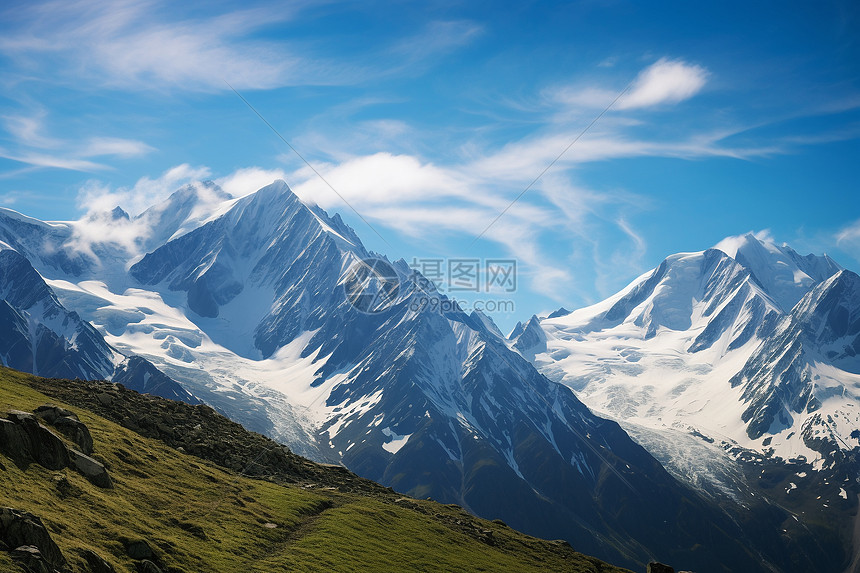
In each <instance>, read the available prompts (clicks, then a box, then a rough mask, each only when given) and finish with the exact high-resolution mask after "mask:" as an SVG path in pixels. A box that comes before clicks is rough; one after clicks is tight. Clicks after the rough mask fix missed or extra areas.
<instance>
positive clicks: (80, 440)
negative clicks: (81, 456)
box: [54, 416, 93, 454]
mask: <svg viewBox="0 0 860 573" xmlns="http://www.w3.org/2000/svg"><path fill="white" fill-rule="evenodd" d="M54 427H55V428H56V429H57V431H58V432H60V433H61V434H63V435H64V436H66V437H67V438H69V439H70V440H72V441H73V442H75V444H77V445H78V447H79V448H80V449H81V451H82V452H83V453H85V454H91V453H93V437H92V436H91V435H90V429H89V428H87V426H86V425H85V424H84V423H83V422H81V421H80V420H78V419H77V418H70V417H68V416H63V417H61V418H57V419H56V420H55V421H54Z"/></svg>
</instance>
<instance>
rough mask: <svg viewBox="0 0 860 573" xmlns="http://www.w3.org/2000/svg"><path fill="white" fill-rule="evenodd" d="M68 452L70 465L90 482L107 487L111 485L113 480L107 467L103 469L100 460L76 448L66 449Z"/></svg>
mask: <svg viewBox="0 0 860 573" xmlns="http://www.w3.org/2000/svg"><path fill="white" fill-rule="evenodd" d="M68 452H69V458H70V459H71V465H72V466H73V467H74V468H75V469H76V470H78V471H79V472H80V473H81V475H83V476H84V477H85V478H87V479H88V480H89V481H90V483H92V484H93V485H97V486H98V487H103V488H107V489H110V488H112V487H113V480H111V479H110V475H109V474H108V472H107V469H105V467H104V465H103V464H102V463H101V462H98V461H96V460H94V459H93V458H91V457H89V456H88V455H86V454H84V453H81V452H79V451H77V450H68Z"/></svg>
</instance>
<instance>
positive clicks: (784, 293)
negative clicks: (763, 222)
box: [714, 232, 842, 312]
mask: <svg viewBox="0 0 860 573" xmlns="http://www.w3.org/2000/svg"><path fill="white" fill-rule="evenodd" d="M714 248H715V249H718V250H720V251H722V252H724V253H725V254H727V255H728V256H730V257H732V258H733V259H734V260H735V261H737V262H738V263H739V264H741V265H742V266H743V267H744V268H746V269H747V270H749V271H750V274H751V275H752V276H753V278H754V279H755V281H756V282H757V283H758V284H759V285H760V286H761V287H762V288H764V290H765V291H766V292H767V293H768V294H769V295H770V296H771V298H772V299H773V300H774V301H775V302H776V303H777V304H778V305H779V306H780V308H781V309H782V310H783V311H784V312H788V311H790V310H791V309H792V307H793V306H794V305H795V304H797V302H798V301H799V300H800V299H801V298H802V297H803V295H804V294H806V293H807V292H809V290H810V289H811V288H812V287H813V286H815V285H816V284H818V283H820V282H822V281H825V280H827V279H828V278H830V277H831V276H833V275H834V274H836V273H837V272H839V271H840V270H841V269H842V267H841V266H839V265H838V264H836V263H835V262H834V261H833V259H831V258H830V257H828V256H827V255H823V256H818V255H813V254H809V255H805V256H803V255H800V254H798V253H797V251H795V250H794V249H792V248H791V247H789V246H788V245H786V244H783V245H781V246H779V245H777V244H775V243H774V242H773V240H772V239H771V238H770V237H769V236H768V235H767V234H766V233H763V232H759V233H755V234H753V233H747V234H745V235H739V236H735V237H726V238H725V239H723V240H722V241H720V242H719V243H717V245H716V246H715V247H714Z"/></svg>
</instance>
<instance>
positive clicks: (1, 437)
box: [0, 410, 69, 470]
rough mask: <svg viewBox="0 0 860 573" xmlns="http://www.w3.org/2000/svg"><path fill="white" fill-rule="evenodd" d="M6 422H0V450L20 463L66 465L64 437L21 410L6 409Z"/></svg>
mask: <svg viewBox="0 0 860 573" xmlns="http://www.w3.org/2000/svg"><path fill="white" fill-rule="evenodd" d="M6 418H7V419H8V420H9V421H10V422H12V424H13V425H14V426H15V428H13V427H10V426H9V425H8V423H4V424H0V426H2V427H0V450H2V451H3V452H4V453H6V454H7V455H8V456H9V457H11V458H12V459H13V460H15V462H16V463H18V464H20V465H26V464H28V463H29V462H31V461H35V462H36V463H38V464H39V465H41V466H43V467H46V468H48V469H49V470H59V469H62V468H64V467H67V466H68V465H69V454H68V450H67V448H66V445H65V444H64V443H63V440H61V439H60V438H59V436H57V435H56V434H55V433H53V432H52V431H51V430H49V429H48V428H46V427H45V426H43V425H42V424H40V423H39V421H38V419H37V418H36V417H35V416H34V415H33V414H30V413H27V412H21V411H20V410H11V411H9V412H7V414H6Z"/></svg>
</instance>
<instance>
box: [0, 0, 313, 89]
mask: <svg viewBox="0 0 860 573" xmlns="http://www.w3.org/2000/svg"><path fill="white" fill-rule="evenodd" d="M294 6H296V7H298V6H300V4H295V5H294ZM169 9H170V7H169V6H168V5H166V4H164V3H162V2H158V1H155V0H144V1H119V2H111V3H108V4H105V3H103V2H94V1H91V0H77V1H72V2H65V1H57V2H48V3H44V4H37V5H33V6H30V7H26V8H24V7H20V6H19V7H17V8H16V13H15V14H14V15H13V17H14V19H15V20H17V22H18V26H17V28H16V30H15V31H14V32H12V33H8V34H6V35H5V36H4V37H3V38H2V39H0V52H2V53H4V54H6V55H7V56H9V57H10V58H12V59H16V58H17V59H20V61H22V62H24V63H27V64H29V65H30V66H34V65H35V66H39V65H43V63H44V64H45V65H51V66H53V65H55V63H56V61H55V60H56V59H59V60H62V61H64V62H65V63H66V65H65V66H63V68H64V69H65V70H66V72H67V73H68V74H69V79H72V78H73V79H74V80H75V81H81V80H83V79H89V80H91V81H97V82H98V83H99V84H102V85H109V86H115V87H149V88H153V87H155V88H158V87H163V86H174V87H182V88H183V89H195V88H197V89H201V88H202V89H212V88H213V87H215V88H217V89H224V84H223V82H224V79H229V80H230V81H231V82H232V83H233V84H234V85H236V86H237V87H240V88H268V87H275V86H280V85H284V83H285V81H286V79H285V78H286V77H287V76H288V74H289V73H290V71H291V70H293V69H294V68H295V67H296V65H297V63H298V61H299V58H298V57H296V56H292V55H291V54H290V53H289V52H287V51H286V50H284V49H282V48H279V46H277V45H276V44H274V43H272V42H266V41H261V40H255V39H254V38H253V37H252V36H253V34H254V32H255V31H257V30H259V29H261V28H263V27H265V26H266V25H269V24H271V23H272V22H273V21H278V20H285V19H288V18H290V17H292V16H293V15H294V14H295V12H296V11H297V8H291V7H288V6H282V7H281V8H280V9H278V10H271V9H269V10H266V9H264V8H252V9H248V10H239V11H233V12H228V13H222V14H220V15H215V16H208V17H198V18H191V17H189V18H187V19H184V20H182V19H180V20H177V19H175V18H173V17H171V16H170V15H169ZM10 11H11V9H10Z"/></svg>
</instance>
